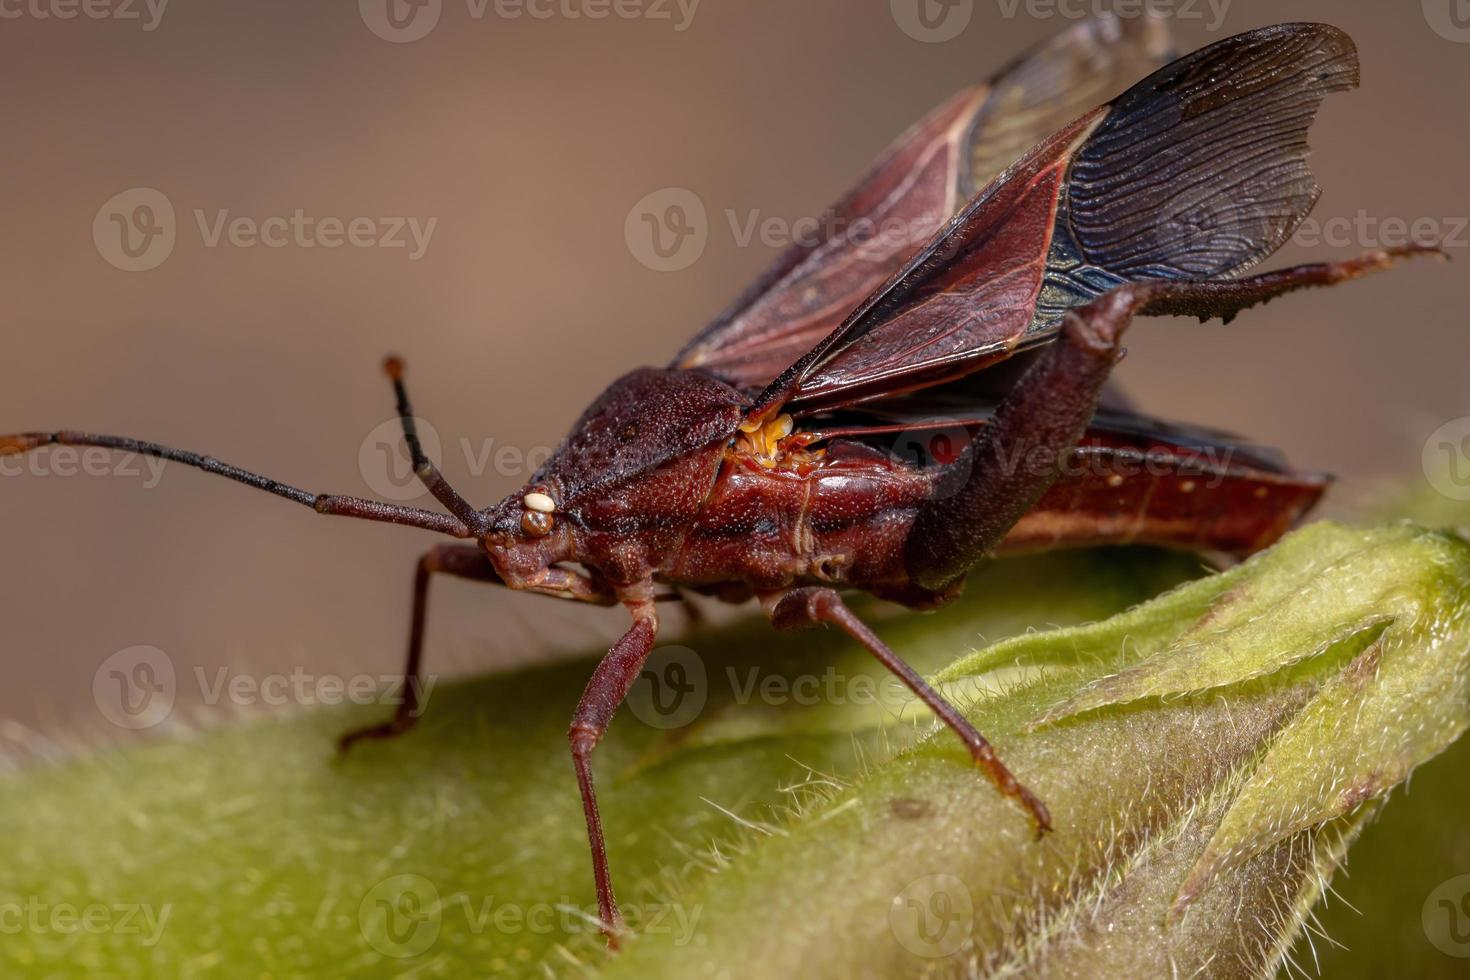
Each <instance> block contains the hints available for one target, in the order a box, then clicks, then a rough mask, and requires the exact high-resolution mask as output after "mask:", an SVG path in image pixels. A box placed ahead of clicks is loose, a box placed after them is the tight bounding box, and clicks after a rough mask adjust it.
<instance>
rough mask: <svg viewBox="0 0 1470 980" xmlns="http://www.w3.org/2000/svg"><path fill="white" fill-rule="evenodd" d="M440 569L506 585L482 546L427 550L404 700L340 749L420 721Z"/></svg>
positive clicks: (417, 577)
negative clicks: (433, 591) (427, 630)
mask: <svg viewBox="0 0 1470 980" xmlns="http://www.w3.org/2000/svg"><path fill="white" fill-rule="evenodd" d="M436 572H442V573H444V574H446V575H453V576H455V577H456V578H463V579H469V580H471V581H475V582H491V583H494V584H496V585H501V584H503V583H502V582H501V580H500V576H499V575H497V574H496V572H495V566H494V565H493V564H491V562H490V556H489V555H487V554H485V552H484V551H483V550H482V549H481V548H480V547H479V546H478V545H467V544H443V545H439V546H438V547H436V548H432V549H430V550H429V551H427V552H425V554H424V556H423V557H422V558H420V559H419V563H418V567H417V569H416V570H415V571H414V576H413V621H412V624H411V625H410V626H409V632H408V662H407V663H406V664H405V665H404V667H403V681H404V692H403V701H402V702H400V703H399V705H398V709H397V710H396V711H395V712H394V713H393V718H392V719H391V720H390V721H385V722H383V723H382V724H380V725H369V726H368V727H366V728H359V729H355V730H354V731H350V732H348V733H346V734H345V735H343V736H342V737H341V738H340V739H338V741H337V748H338V749H339V750H340V751H342V752H344V753H345V752H346V751H347V750H348V749H350V748H352V746H353V745H355V744H356V743H358V742H362V741H367V740H370V739H385V738H392V737H393V736H395V735H401V734H403V733H404V732H406V731H408V730H409V729H410V728H412V727H413V725H414V723H415V722H417V721H418V717H419V709H420V705H419V683H418V682H419V665H420V662H421V660H422V658H423V652H424V624H425V620H426V619H427V617H428V611H429V579H430V578H431V577H432V576H433V575H434V574H435V573H436Z"/></svg>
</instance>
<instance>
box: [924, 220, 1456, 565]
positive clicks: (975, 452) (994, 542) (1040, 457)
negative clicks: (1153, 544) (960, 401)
mask: <svg viewBox="0 0 1470 980" xmlns="http://www.w3.org/2000/svg"><path fill="white" fill-rule="evenodd" d="M1424 254H1440V255H1442V254H1443V253H1442V252H1441V251H1440V249H1438V248H1437V247H1435V246H1430V245H1411V246H1407V247H1403V248H1395V249H1380V250H1376V251H1372V252H1367V253H1364V254H1363V255H1361V256H1359V257H1357V258H1355V259H1349V260H1347V261H1343V262H1322V263H1314V264H1311V265H1300V266H1295V267H1292V268H1289V269H1279V270H1276V271H1273V272H1265V273H1261V274H1259V275H1254V276H1248V277H1246V278H1243V279H1230V280H1211V281H1187V280H1184V281H1180V280H1169V281H1149V282H1136V283H1125V284H1124V285H1121V286H1118V287H1117V288H1115V289H1113V290H1111V291H1109V292H1108V293H1106V294H1104V295H1103V296H1101V297H1099V298H1098V299H1096V300H1094V301H1093V302H1091V303H1089V304H1087V305H1086V306H1083V307H1081V308H1079V309H1076V310H1073V311H1071V312H1069V313H1068V314H1067V316H1066V319H1065V320H1064V321H1063V324H1062V328H1061V331H1060V334H1059V336H1058V337H1057V339H1056V341H1055V342H1054V343H1052V344H1050V345H1049V346H1048V347H1047V348H1046V349H1045V350H1043V351H1042V353H1041V354H1040V355H1039V357H1038V358H1037V360H1036V361H1035V362H1034V363H1033V364H1032V365H1031V366H1030V368H1028V369H1027V371H1026V373H1025V374H1023V375H1022V376H1021V378H1020V380H1019V381H1017V382H1016V384H1015V386H1014V387H1012V388H1011V390H1010V391H1008V392H1007V393H1006V395H1005V397H1004V398H1003V399H1002V400H1001V403H1000V406H999V407H998V408H997V409H996V412H995V415H994V417H993V418H992V419H991V421H990V422H989V423H988V424H986V425H985V426H984V427H983V428H982V429H981V430H980V433H979V435H978V436H977V437H976V439H975V440H974V441H973V442H972V443H971V444H970V445H969V446H967V447H966V448H965V450H964V452H963V453H961V455H960V456H959V458H958V459H956V460H955V461H954V462H952V463H950V464H949V467H950V468H951V469H955V468H957V469H958V473H959V474H960V479H956V480H954V481H953V482H950V481H948V480H946V485H948V486H955V485H958V486H959V489H958V490H956V491H955V492H954V493H951V494H947V495H945V496H943V497H936V498H935V499H932V500H929V501H928V502H927V503H925V504H924V505H923V506H922V507H921V508H920V510H919V514H918V516H917V518H916V519H915V521H914V526H913V529H912V531H911V532H910V534H909V537H908V541H907V543H906V544H905V554H904V560H905V564H906V567H907V569H908V573H909V578H910V580H911V581H912V582H913V583H914V584H915V585H918V586H920V587H922V588H926V589H932V590H934V591H936V592H940V591H944V590H947V589H950V588H951V587H953V586H954V585H955V584H956V583H957V582H958V581H959V580H960V579H961V578H963V577H964V574H965V572H967V571H968V570H969V569H970V568H971V566H973V565H975V564H976V563H978V562H979V561H980V560H982V559H984V558H986V557H989V556H991V555H993V554H994V553H995V551H996V549H997V548H998V547H999V546H1000V544H1001V541H1002V540H1004V538H1005V536H1006V534H1007V533H1009V532H1010V530H1011V528H1013V527H1014V526H1015V525H1016V524H1017V522H1019V521H1020V520H1021V518H1022V517H1024V516H1025V515H1026V513H1027V512H1028V511H1030V510H1031V509H1032V507H1034V506H1035V504H1036V503H1037V501H1038V500H1040V498H1041V496H1042V494H1043V493H1045V492H1046V490H1047V489H1048V488H1049V487H1050V486H1051V485H1052V483H1053V482H1054V481H1055V480H1056V478H1057V476H1058V474H1059V473H1060V472H1061V469H1062V466H1063V465H1064V464H1065V463H1066V461H1067V459H1068V458H1069V457H1070V455H1071V453H1072V450H1073V449H1074V448H1075V447H1076V445H1077V443H1078V441H1079V440H1081V438H1082V435H1083V433H1084V432H1085V431H1086V429H1087V426H1088V424H1089V423H1090V422H1091V420H1092V416H1093V413H1094V411H1095V410H1096V408H1097V403H1098V399H1099V397H1100V395H1101V393H1102V389H1103V385H1104V384H1105V382H1106V381H1107V378H1108V374H1109V373H1110V372H1111V370H1112V367H1113V364H1114V363H1115V362H1116V361H1117V359H1118V355H1119V351H1120V350H1121V347H1120V341H1121V340H1122V337H1123V333H1124V331H1126V330H1127V328H1128V325H1129V324H1130V323H1131V322H1132V320H1133V317H1134V316H1135V315H1140V314H1142V315H1148V316H1154V315H1159V316H1165V315H1187V316H1197V317H1199V318H1200V319H1201V320H1204V319H1209V318H1210V317H1221V318H1223V319H1226V320H1229V319H1230V318H1231V317H1233V316H1235V314H1237V313H1238V312H1240V311H1241V310H1243V309H1246V308H1247V307H1250V306H1254V305H1256V304H1257V303H1263V302H1266V301H1268V300H1271V299H1274V298H1276V297H1277V296H1281V295H1284V294H1285V293H1289V292H1293V291H1295V290H1298V289H1306V288H1309V287H1313V286H1331V285H1335V284H1337V283H1341V282H1347V281H1349V280H1352V279H1357V278H1359V277H1361V276H1364V275H1367V274H1369V273H1372V272H1377V271H1379V270H1382V269H1386V268H1388V267H1389V266H1391V265H1392V264H1393V263H1394V262H1395V261H1397V260H1398V259H1400V258H1405V257H1409V256H1414V255H1424Z"/></svg>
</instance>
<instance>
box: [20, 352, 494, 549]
mask: <svg viewBox="0 0 1470 980" xmlns="http://www.w3.org/2000/svg"><path fill="white" fill-rule="evenodd" d="M384 367H385V369H386V370H387V372H388V377H389V378H391V379H392V381H393V387H394V390H395V392H396V393H397V396H398V414H399V417H400V419H401V420H402V423H403V434H404V438H405V440H406V441H407V442H408V448H409V453H410V455H411V457H412V459H413V465H414V472H415V473H416V474H417V476H418V478H419V479H420V480H421V481H423V484H424V486H425V487H426V488H427V489H428V491H429V492H430V493H431V494H433V495H434V498H435V499H436V500H438V501H439V502H440V503H442V504H443V505H444V506H445V507H447V508H448V509H449V510H450V512H451V513H449V514H441V513H437V512H435V511H431V510H423V509H422V508H419V507H404V506H401V505H398V504H388V503H383V502H382V501H378V500H366V499H364V498H361V497H347V496H341V495H339V494H325V493H312V492H311V491H309V490H302V489H300V488H298V487H293V486H291V485H289V484H286V483H281V482H280V481H279V480H273V479H271V478H270V477H268V476H261V475H260V474H259V473H252V472H250V471H249V470H245V469H241V468H240V467H238V466H234V465H231V464H230V463H225V462H222V461H221V460H218V459H215V458H214V457H213V456H206V455H204V454H202V453H195V452H190V451H188V450H186V449H175V448H173V447H172V446H164V445H161V444H159V443H156V442H146V441H144V440H141V439H132V438H129V437H126V436H108V435H98V434H95V433H88V432H74V431H70V430H65V429H62V430H56V431H53V432H22V433H17V434H14V435H0V456H14V455H20V454H22V453H28V452H31V451H33V450H36V449H44V448H45V447H47V446H96V447H98V448H101V449H111V450H114V451H116V452H124V453H137V454H138V455H140V456H152V457H155V458H157V459H162V460H166V461H168V462H171V463H181V464H183V465H184V466H192V467H194V468H195V469H199V470H203V471H204V472H206V473H212V474H214V475H215V476H222V477H224V478H225V479H227V480H234V481H235V482H236V483H243V484H244V485H245V486H247V487H253V488H255V489H256V490H264V491H265V492H266V493H273V494H275V495H276V496H278V497H284V498H286V499H287V500H290V501H294V502H295V503H298V504H301V505H303V506H305V507H310V508H312V509H313V510H315V511H316V512H317V513H319V514H334V515H337V516H341V517H356V518H360V519H362V520H368V521H381V522H383V523H387V524H401V525H404V526H407V527H418V528H423V529H424V530H426V531H437V532H439V533H440V534H448V535H450V536H452V537H456V538H479V537H483V536H484V534H485V533H486V531H487V530H488V529H489V521H488V520H487V519H486V518H485V516H484V515H483V514H481V513H480V512H479V511H477V510H475V508H474V507H472V506H471V505H470V504H469V502H468V501H466V500H465V499H464V498H463V497H461V496H460V495H459V494H458V493H457V492H455V490H454V489H453V488H452V487H450V486H449V484H448V482H447V481H446V480H445V479H444V475H443V474H442V473H440V472H439V469H438V467H436V466H435V465H434V464H433V463H431V462H430V461H429V460H428V458H427V457H426V456H425V455H424V451H423V447H422V445H421V444H420V441H419V436H418V430H417V428H416V427H415V425H414V420H413V409H412V406H410V405H409V402H408V392H407V390H406V389H405V388H404V386H403V362H402V361H401V360H399V359H398V358H396V357H390V358H389V359H388V361H387V362H386V364H385V365H384Z"/></svg>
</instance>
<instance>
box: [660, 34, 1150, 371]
mask: <svg viewBox="0 0 1470 980" xmlns="http://www.w3.org/2000/svg"><path fill="white" fill-rule="evenodd" d="M1169 55H1170V44H1169V38H1168V32H1167V29H1166V27H1165V25H1164V21H1163V20H1162V18H1158V17H1153V16H1144V17H1134V18H1127V19H1119V18H1114V17H1100V18H1097V19H1093V20H1088V21H1084V22H1082V23H1079V24H1077V25H1076V26H1074V27H1072V28H1071V29H1069V30H1067V31H1065V32H1063V33H1061V34H1059V35H1057V36H1056V37H1054V38H1052V39H1051V40H1050V41H1048V42H1046V43H1044V44H1043V45H1041V46H1040V47H1038V48H1037V49H1036V50H1034V51H1032V52H1030V53H1029V54H1027V55H1025V56H1023V57H1022V58H1021V59H1019V60H1018V61H1016V62H1015V63H1013V64H1012V65H1011V66H1010V67H1008V68H1006V69H1005V70H1003V71H1001V72H1000V73H998V74H997V75H996V77H995V78H994V79H993V80H992V81H991V82H989V83H988V84H982V85H976V86H973V87H971V88H969V89H966V90H964V91H962V92H960V93H958V94H957V95H956V96H955V97H954V98H952V99H950V100H949V101H948V102H946V103H945V104H944V105H942V106H940V107H939V108H938V109H937V110H935V111H934V112H933V113H931V114H930V115H929V116H928V117H927V118H925V119H924V120H923V121H921V122H920V123H919V124H918V125H916V126H915V127H914V128H913V129H911V130H910V131H909V132H908V133H906V134H905V135H904V136H902V137H901V138H900V139H899V140H898V141H897V142H896V143H894V144H893V146H892V147H890V149H889V150H888V152H887V153H886V154H885V155H884V156H883V157H882V158H881V159H880V160H879V162H878V163H877V164H875V165H874V167H873V168H872V169H871V170H870V171H869V172H868V173H867V174H866V175H865V176H864V177H863V178H862V179H861V180H860V181H859V182H858V184H857V186H856V187H855V188H854V189H853V191H852V192H851V193H850V194H849V195H848V196H847V197H846V198H844V199H843V200H842V201H841V202H839V203H838V204H837V205H835V206H834V207H833V208H832V209H830V210H829V211H828V212H827V213H826V215H825V216H824V220H822V221H820V222H818V225H819V227H818V230H817V232H816V233H815V234H814V235H812V236H811V238H810V240H808V241H806V242H802V243H798V244H796V245H794V246H792V247H791V248H790V249H789V250H788V251H787V252H786V253H785V254H784V255H782V256H781V257H780V258H779V259H778V260H777V262H776V263H775V264H774V265H773V266H772V267H771V268H770V269H769V270H768V271H767V272H766V274H765V275H764V276H762V277H761V278H760V279H759V280H758V281H757V282H756V283H755V284H754V285H753V286H752V287H751V289H750V290H749V291H747V292H746V293H745V295H743V296H741V297H740V298H739V299H738V300H737V301H736V302H735V303H734V304H733V305H732V306H731V307H730V308H729V309H728V310H726V311H725V313H724V314H722V315H721V316H720V317H718V318H717V319H716V320H715V321H714V322H713V323H711V324H710V325H709V326H708V327H706V328H705V329H704V330H703V331H702V332H701V333H700V334H699V335H698V336H696V337H695V338H694V339H693V340H692V341H690V342H689V344H688V345H686V346H685V348H684V349H683V350H682V351H680V353H679V355H678V356H677V358H676V359H675V361H674V366H675V367H681V368H700V369H703V370H705V371H707V372H709V373H711V374H714V375H716V376H717V377H720V378H722V379H723V380H725V381H727V382H729V383H731V384H733V385H736V386H737V387H742V388H756V389H759V388H762V387H764V386H766V385H768V384H769V383H770V382H771V381H773V380H774V379H775V378H776V377H777V376H778V375H779V374H780V373H781V372H782V371H784V370H785V369H786V368H788V367H789V366H790V365H791V364H792V363H793V362H795V361H796V360H797V359H798V358H800V357H801V356H802V355H803V354H805V353H807V352H808V351H809V350H811V349H812V348H813V347H814V346H815V345H816V344H817V343H818V342H819V341H821V340H822V339H823V338H824V337H826V336H827V335H828V334H830V333H831V332H832V331H833V329H835V328H836V327H837V326H838V325H839V324H840V323H841V322H842V321H843V319H844V318H845V317H846V316H847V315H848V314H849V313H851V312H852V310H853V308H854V307H855V306H857V304H858V302H859V301H861V300H862V298H863V297H864V296H866V295H868V294H869V293H871V292H872V291H873V290H874V289H876V288H878V287H879V286H881V285H882V284H883V283H884V282H885V281H886V280H887V279H888V278H889V277H890V276H892V275H893V274H894V273H895V272H896V271H897V270H899V269H900V268H901V267H902V266H903V264H904V262H905V260H907V259H908V258H909V257H910V256H911V255H912V254H913V253H914V252H915V251H916V250H917V249H918V248H919V247H920V246H922V245H923V244H924V242H926V241H927V240H928V239H930V238H931V237H932V236H933V235H934V233H935V232H936V231H938V230H939V229H940V228H941V227H943V225H944V223H945V222H946V221H947V220H949V218H950V217H951V216H953V215H954V214H955V212H956V211H958V210H959V209H960V208H961V206H962V205H963V204H964V203H965V202H966V201H967V200H969V199H970V198H971V197H972V196H973V195H974V194H975V192H976V191H977V190H979V189H980V188H983V187H985V186H986V185H988V184H989V183H990V182H991V181H992V180H993V179H994V178H995V177H996V176H997V175H998V174H1000V173H1001V172H1002V171H1003V170H1004V169H1005V168H1006V167H1008V166H1010V165H1011V164H1012V163H1013V162H1014V161H1015V160H1017V159H1019V158H1020V157H1021V156H1022V155H1023V154H1024V153H1025V152H1026V151H1027V150H1029V149H1030V148H1031V147H1032V146H1034V145H1035V144H1037V143H1039V142H1040V141H1042V140H1043V139H1045V138H1046V137H1047V136H1048V135H1050V134H1052V133H1054V132H1056V131H1057V130H1059V129H1061V128H1062V127H1063V126H1065V125H1066V124H1067V123H1069V122H1071V121H1072V120H1074V119H1076V118H1077V117H1078V116H1080V115H1081V114H1082V113H1084V112H1086V111H1088V110H1089V109H1092V108H1093V107H1095V106H1097V105H1098V104H1099V103H1101V102H1103V101H1104V100H1106V99H1107V98H1109V97H1110V96H1113V95H1115V94H1116V93H1118V92H1119V91H1121V90H1122V89H1123V88H1124V87H1126V86H1127V85H1128V84H1130V83H1132V82H1133V81H1135V80H1136V79H1138V78H1141V77H1143V76H1144V75H1146V74H1147V73H1148V72H1150V71H1152V70H1153V69H1155V68H1157V67H1158V66H1159V65H1161V64H1163V63H1164V61H1166V60H1167V58H1168V57H1169Z"/></svg>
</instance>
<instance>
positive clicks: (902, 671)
mask: <svg viewBox="0 0 1470 980" xmlns="http://www.w3.org/2000/svg"><path fill="white" fill-rule="evenodd" d="M762 603H763V604H764V605H765V607H766V613H767V615H769V616H770V617H771V623H772V624H773V625H774V626H775V627H776V628H777V629H779V630H797V629H805V628H808V627H811V626H816V625H818V624H821V623H831V624H833V625H834V626H837V627H838V628H839V629H841V630H842V631H843V632H845V633H846V634H847V635H848V636H850V637H852V638H853V639H854V640H857V641H858V642H859V643H861V644H862V645H863V646H865V647H867V649H868V652H869V653H871V654H872V655H873V656H874V657H877V658H878V662H879V663H881V664H882V665H883V666H885V667H887V668H888V669H889V670H891V671H893V673H894V674H896V675H897V676H898V679H899V680H901V681H903V682H904V684H905V685H906V686H907V687H908V689H909V690H911V691H913V692H914V694H916V695H917V696H918V698H919V700H920V701H923V702H924V703H925V704H926V705H928V706H929V708H930V710H932V711H933V712H934V714H935V715H936V716H937V717H938V718H939V720H940V721H942V722H944V723H945V724H946V725H948V726H949V727H950V728H951V729H952V730H953V731H954V733H955V734H956V735H958V736H959V737H960V741H961V742H964V743H965V748H967V749H969V750H970V756H971V757H972V758H973V759H974V760H975V761H976V762H977V763H979V765H980V767H981V768H982V769H984V770H985V774H986V775H987V776H989V777H990V781H991V782H992V783H994V784H995V788H996V789H998V790H1000V791H1001V793H1003V794H1004V795H1006V796H1009V797H1010V798H1011V799H1013V800H1015V801H1016V802H1018V803H1019V804H1021V806H1022V807H1023V808H1024V809H1025V810H1026V812H1027V814H1029V815H1030V817H1031V820H1032V822H1033V823H1034V824H1035V825H1036V830H1037V833H1038V834H1039V833H1043V832H1045V831H1048V830H1050V829H1051V814H1049V813H1048V812H1047V809H1046V806H1045V805H1044V804H1043V803H1042V802H1041V800H1039V799H1037V798H1036V796H1035V795H1033V794H1032V793H1031V791H1030V790H1028V789H1027V788H1026V787H1025V786H1022V785H1021V783H1020V781H1019V780H1017V779H1016V777H1015V776H1013V775H1011V771H1010V770H1009V769H1007V768H1006V767H1005V764H1004V763H1003V762H1001V761H1000V757H999V756H998V755H996V754H995V749H994V748H992V747H991V745H990V743H989V742H988V741H986V740H985V736H983V735H981V734H980V732H979V731H978V730H976V728H975V726H974V725H972V724H970V721H969V719H967V718H966V717H965V716H964V715H962V714H960V712H959V709H958V708H956V707H955V706H954V705H952V704H950V703H949V702H948V701H946V700H945V699H944V696H943V695H941V694H940V693H939V692H938V691H936V690H934V688H932V687H930V686H929V685H928V684H927V683H926V682H925V681H924V678H922V677H920V676H919V674H918V672H917V671H915V670H914V668H912V667H910V666H909V665H908V664H907V663H906V662H905V661H904V659H903V658H902V657H900V656H899V655H898V654H897V653H895V652H894V651H893V650H892V649H891V648H890V647H889V646H888V645H887V644H886V643H884V642H883V641H882V640H880V639H878V636H877V634H875V633H874V632H873V631H872V630H870V629H868V627H867V624H865V623H864V622H863V621H862V620H861V619H858V617H857V616H856V615H855V614H854V613H853V611H852V610H851V609H849V608H847V605H846V603H844V602H843V601H842V597H841V596H840V595H838V594H837V593H836V591H834V590H832V589H828V588H822V587H820V586H807V587H803V588H798V589H792V590H791V591H789V592H785V593H781V594H779V595H776V596H772V597H766V598H763V599H762Z"/></svg>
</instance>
